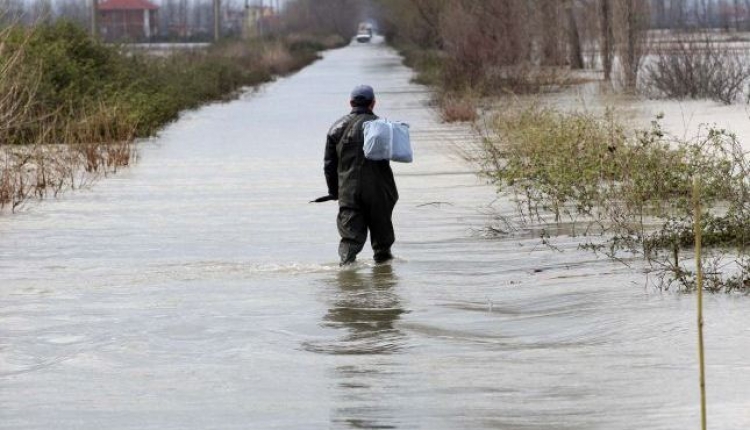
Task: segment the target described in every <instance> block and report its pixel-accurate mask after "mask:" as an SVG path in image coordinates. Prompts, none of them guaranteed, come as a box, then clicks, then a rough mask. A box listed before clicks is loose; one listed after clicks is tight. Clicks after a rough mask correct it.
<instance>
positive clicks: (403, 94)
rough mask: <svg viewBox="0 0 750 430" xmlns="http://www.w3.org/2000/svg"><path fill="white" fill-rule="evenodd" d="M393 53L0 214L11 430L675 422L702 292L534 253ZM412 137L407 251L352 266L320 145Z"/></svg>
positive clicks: (276, 95)
mask: <svg viewBox="0 0 750 430" xmlns="http://www.w3.org/2000/svg"><path fill="white" fill-rule="evenodd" d="M410 77H411V72H410V71H409V70H408V69H406V68H405V67H403V66H402V65H401V63H400V59H399V58H398V56H397V55H396V54H395V53H394V52H393V51H392V50H390V49H388V48H386V47H385V46H384V45H382V44H370V45H356V46H350V47H347V48H344V49H340V50H336V51H332V52H328V53H326V55H325V58H324V59H323V60H321V61H319V62H317V63H315V64H314V65H312V66H311V67H309V68H307V69H305V70H303V71H301V72H300V73H298V74H296V75H294V76H292V77H289V78H286V79H281V80H279V81H277V82H275V83H272V84H269V85H266V86H264V87H263V88H261V89H260V90H258V91H256V92H249V93H247V94H245V95H244V96H243V97H241V98H240V99H239V100H236V101H233V102H231V103H226V104H217V105H212V106H208V107H205V108H202V109H199V110H197V111H194V112H189V113H186V114H185V115H184V116H183V117H182V119H181V120H179V121H178V122H176V123H174V124H172V125H171V126H169V127H168V128H167V129H166V130H164V132H163V133H162V134H161V136H160V137H159V138H158V139H155V140H153V141H149V142H145V143H144V144H143V145H142V148H141V151H140V161H139V163H138V164H137V165H135V166H134V167H133V168H131V169H129V170H127V171H126V172H123V173H121V174H118V175H117V176H115V177H112V178H109V179H107V180H104V181H102V182H100V183H98V184H96V186H94V187H93V188H92V189H90V190H82V191H78V192H73V193H68V194H67V195H66V196H65V197H64V198H62V199H60V200H56V201H47V202H44V203H41V204H33V205H30V206H28V207H27V208H26V209H25V210H24V211H23V212H22V213H20V214H16V215H13V216H3V217H0V238H1V240H0V428H3V429H159V430H164V429H328V428H331V429H522V430H530V429H576V430H583V429H623V430H624V429H634V428H648V429H665V430H666V429H684V428H697V427H698V425H699V419H698V414H699V394H698V393H699V392H698V371H697V358H696V355H697V354H696V329H695V326H696V324H695V297H694V296H689V295H682V294H678V293H671V292H670V293H661V292H658V291H655V290H653V289H652V288H649V287H647V286H646V282H645V280H646V279H645V277H644V275H643V274H642V272H641V271H640V270H639V268H638V267H633V268H628V267H625V266H623V265H619V264H617V263H612V262H609V261H607V260H601V259H596V258H595V257H593V256H591V255H590V254H588V253H585V252H582V251H576V250H575V247H576V243H575V241H574V240H573V239H569V240H566V239H565V238H561V239H559V240H558V245H559V246H560V247H561V248H563V249H565V250H566V252H564V253H560V252H556V251H553V250H550V249H548V248H546V247H544V246H542V245H540V244H539V240H538V239H536V238H533V237H527V238H524V237H509V238H505V239H488V238H486V237H484V236H483V235H482V234H481V231H482V229H483V228H484V227H485V226H486V225H487V223H489V222H492V219H493V217H492V214H493V212H499V213H501V214H505V215H510V214H511V213H512V212H511V211H510V207H509V205H508V204H507V203H504V202H502V201H495V202H494V203H493V201H494V200H495V193H494V191H493V189H492V188H491V187H489V186H487V185H485V184H484V183H483V182H482V181H481V180H480V179H478V178H477V177H476V176H475V175H474V174H473V173H472V168H471V166H468V165H466V164H465V163H464V162H463V161H462V160H461V159H460V158H459V157H458V156H457V155H456V148H461V147H463V146H464V145H466V144H467V142H468V141H469V140H470V139H471V138H470V133H469V131H468V130H467V129H465V128H463V127H461V126H449V125H441V124H439V123H438V121H437V120H436V115H435V114H434V112H433V111H432V110H431V109H430V108H429V107H428V101H429V94H427V93H426V91H425V89H424V88H422V87H419V86H416V85H414V84H411V83H410V82H409V80H410ZM360 83H370V84H372V85H373V86H374V87H375V88H376V90H377V92H378V94H379V104H378V106H377V109H376V110H377V112H379V113H380V114H381V115H382V116H386V117H388V118H391V119H399V120H404V121H407V122H410V123H411V125H412V133H413V140H414V146H415V152H416V161H415V163H414V164H411V165H396V166H394V169H395V171H396V180H397V183H398V185H399V189H400V193H401V201H400V202H399V204H398V205H397V207H396V213H395V225H396V230H397V236H398V242H397V244H396V246H395V248H394V252H395V254H396V255H397V256H398V258H397V260H396V261H394V262H393V263H392V264H389V265H382V266H376V265H374V264H372V263H371V256H372V252H371V251H369V250H366V251H365V252H363V254H362V256H361V257H360V262H359V263H358V265H357V266H356V267H354V268H352V269H345V270H342V269H339V268H338V266H337V264H336V263H337V256H336V246H337V233H336V227H335V216H336V206H335V204H333V203H328V204H318V205H315V204H309V203H307V202H308V201H309V200H311V199H313V198H315V197H318V196H319V195H321V194H323V193H324V191H325V181H324V179H323V177H322V154H323V142H324V135H325V133H326V131H327V128H328V126H329V125H330V124H331V123H332V122H333V121H334V120H335V119H336V118H338V117H339V116H340V115H342V114H344V113H346V111H347V96H348V92H349V90H350V89H351V88H352V87H353V86H355V85H357V84H360ZM705 305H706V348H707V352H706V357H707V363H708V366H707V380H708V407H709V414H710V415H709V425H710V426H711V428H712V429H727V430H738V429H747V428H750V361H749V360H748V358H749V357H750V298H748V297H746V296H731V295H715V296H708V297H707V298H706V304H705Z"/></svg>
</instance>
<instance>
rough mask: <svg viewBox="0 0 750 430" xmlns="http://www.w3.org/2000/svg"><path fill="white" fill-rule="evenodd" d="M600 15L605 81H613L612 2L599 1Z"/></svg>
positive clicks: (601, 49) (608, 0)
mask: <svg viewBox="0 0 750 430" xmlns="http://www.w3.org/2000/svg"><path fill="white" fill-rule="evenodd" d="M599 13H600V15H599V16H600V19H601V33H602V34H601V43H600V45H599V46H600V52H601V54H600V55H601V57H602V68H603V69H604V80H606V81H609V80H611V79H612V59H613V57H614V55H613V52H614V43H615V41H614V30H613V26H612V0H599Z"/></svg>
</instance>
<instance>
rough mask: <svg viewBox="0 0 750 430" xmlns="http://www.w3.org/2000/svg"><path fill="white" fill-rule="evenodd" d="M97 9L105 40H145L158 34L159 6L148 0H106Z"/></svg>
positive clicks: (101, 32) (101, 33) (100, 31)
mask: <svg viewBox="0 0 750 430" xmlns="http://www.w3.org/2000/svg"><path fill="white" fill-rule="evenodd" d="M97 10H98V11H99V34H100V35H101V36H102V38H103V39H104V40H107V41H123V40H127V41H132V42H144V41H148V40H149V39H151V36H153V35H156V32H157V24H156V23H157V13H158V11H159V7H158V6H156V5H155V4H153V3H151V2H150V1H148V0H105V1H103V2H101V3H99V6H98V8H97Z"/></svg>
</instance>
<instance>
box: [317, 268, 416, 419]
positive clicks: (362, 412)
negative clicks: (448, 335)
mask: <svg viewBox="0 0 750 430" xmlns="http://www.w3.org/2000/svg"><path fill="white" fill-rule="evenodd" d="M326 284H327V285H328V286H329V287H330V288H328V289H326V290H325V295H326V300H327V301H328V311H327V312H326V313H325V315H323V318H322V325H323V326H325V327H330V328H334V329H338V330H341V331H342V333H341V334H339V335H337V336H335V337H334V338H333V339H328V340H326V341H322V342H315V343H307V344H306V345H305V348H306V349H307V350H308V351H312V352H316V353H323V354H331V355H334V356H336V357H338V359H337V360H336V364H335V366H334V367H333V368H332V370H331V372H330V377H331V380H332V381H333V388H334V389H335V393H334V398H335V399H336V401H335V406H334V409H333V410H332V411H331V427H332V428H345V429H396V428H400V427H401V426H400V425H399V424H398V421H397V420H396V418H395V417H398V416H402V415H403V414H402V413H398V411H397V409H398V408H399V406H398V405H393V404H392V402H391V401H390V400H391V399H390V396H389V393H391V392H399V391H401V390H402V388H403V387H401V383H402V379H403V378H402V377H401V376H403V375H402V371H403V370H402V369H401V366H399V365H397V362H396V359H395V357H396V354H397V353H399V352H400V351H402V349H403V348H404V346H405V335H404V334H403V333H402V332H401V331H400V330H399V329H398V327H397V322H398V321H399V319H400V318H401V315H402V314H404V313H405V312H406V310H405V309H404V307H403V306H402V303H401V299H400V297H399V296H398V294H397V293H396V290H397V287H398V277H397V276H396V275H395V273H394V269H393V267H392V266H391V265H389V264H388V265H379V266H375V267H372V268H371V269H369V268H368V269H362V268H358V269H351V270H341V271H340V272H338V273H337V274H336V275H335V277H333V278H331V279H329V280H327V281H326Z"/></svg>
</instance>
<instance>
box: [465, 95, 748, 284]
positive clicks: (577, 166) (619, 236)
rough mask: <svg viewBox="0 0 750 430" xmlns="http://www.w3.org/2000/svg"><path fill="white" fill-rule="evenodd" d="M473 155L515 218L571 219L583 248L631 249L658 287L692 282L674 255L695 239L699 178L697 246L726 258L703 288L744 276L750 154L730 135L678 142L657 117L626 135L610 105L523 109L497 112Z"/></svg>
mask: <svg viewBox="0 0 750 430" xmlns="http://www.w3.org/2000/svg"><path fill="white" fill-rule="evenodd" d="M477 154H478V155H475V156H474V157H473V161H475V162H476V163H478V164H479V166H480V167H481V171H482V172H483V174H484V175H485V176H486V177H487V178H488V179H489V180H490V181H491V182H492V183H494V184H495V185H496V186H497V187H498V190H499V191H500V192H503V193H507V194H509V195H511V196H512V197H513V198H514V199H515V201H516V202H517V207H518V210H519V213H520V214H521V218H522V219H524V220H526V221H528V222H534V223H540V224H550V223H551V224H560V223H569V224H573V225H574V226H576V227H575V229H574V230H573V233H574V234H576V233H580V235H581V237H582V240H583V242H582V247H583V248H586V249H591V250H594V251H596V252H604V253H606V254H607V255H608V256H610V257H613V258H618V259H619V258H620V257H621V256H622V254H623V253H627V254H628V255H636V256H638V255H640V256H642V257H644V258H646V260H647V261H649V262H650V263H651V264H652V266H653V267H655V272H656V273H657V274H658V275H659V276H658V278H659V279H660V285H662V286H665V287H669V285H671V283H672V282H673V281H677V282H678V285H680V287H681V288H684V289H686V290H690V289H693V288H695V280H694V274H693V272H692V271H691V270H690V267H689V265H690V264H689V262H688V260H685V259H682V258H681V252H682V251H684V250H685V249H692V247H693V245H694V239H695V236H694V234H693V230H692V226H693V220H694V219H693V216H694V214H693V202H692V186H693V185H692V184H693V181H694V180H699V181H700V185H701V188H702V189H703V190H704V192H703V193H702V194H701V206H702V207H704V208H712V209H711V210H708V211H706V213H704V214H703V216H702V221H701V226H702V227H703V232H704V234H703V245H704V247H709V248H713V250H714V254H708V255H707V257H706V258H707V259H713V260H714V261H718V260H721V259H726V258H729V256H731V258H732V259H733V260H734V264H732V265H731V267H727V266H724V267H723V269H722V270H721V271H709V272H708V274H709V276H708V279H707V281H708V282H707V285H708V287H707V288H708V289H711V290H721V289H724V290H736V289H745V288H746V287H745V284H749V283H750V281H748V279H750V277H749V276H748V273H749V271H748V270H747V269H748V268H749V267H750V264H748V263H749V262H750V260H748V257H747V256H746V253H745V248H746V246H747V243H748V240H749V239H750V235H748V233H750V230H749V229H748V227H747V226H748V225H750V176H749V175H748V174H750V159H748V157H747V154H746V153H745V152H744V150H743V149H742V147H741V145H740V144H739V142H737V140H736V137H735V136H734V135H733V134H731V133H728V132H726V131H724V130H717V129H710V128H709V129H704V130H703V131H702V133H700V134H699V135H698V136H696V138H695V139H692V140H689V141H681V140H678V139H675V138H673V137H671V136H669V135H667V134H666V133H665V132H664V131H663V130H662V129H661V127H660V125H659V121H658V118H657V119H656V120H655V121H654V122H653V123H652V127H651V128H650V129H649V130H645V131H638V132H636V133H626V132H625V128H624V127H623V126H622V125H620V124H619V123H618V121H617V120H616V117H615V114H614V113H613V112H607V113H606V114H605V115H602V116H594V115H591V114H587V113H561V112H558V111H555V110H553V109H548V108H540V107H536V106H532V107H529V108H524V109H520V110H508V111H504V112H501V113H499V114H497V115H496V116H495V117H494V118H493V119H492V120H491V121H490V123H489V134H488V135H487V137H486V138H485V139H484V141H483V144H482V147H481V148H480V150H479V151H478V153H477ZM602 236H603V237H604V238H605V239H606V240H604V241H601V240H596V242H595V241H594V240H593V239H591V238H593V237H602ZM717 264H718V263H717ZM711 274H713V275H714V276H713V278H711ZM662 275H663V276H662Z"/></svg>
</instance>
